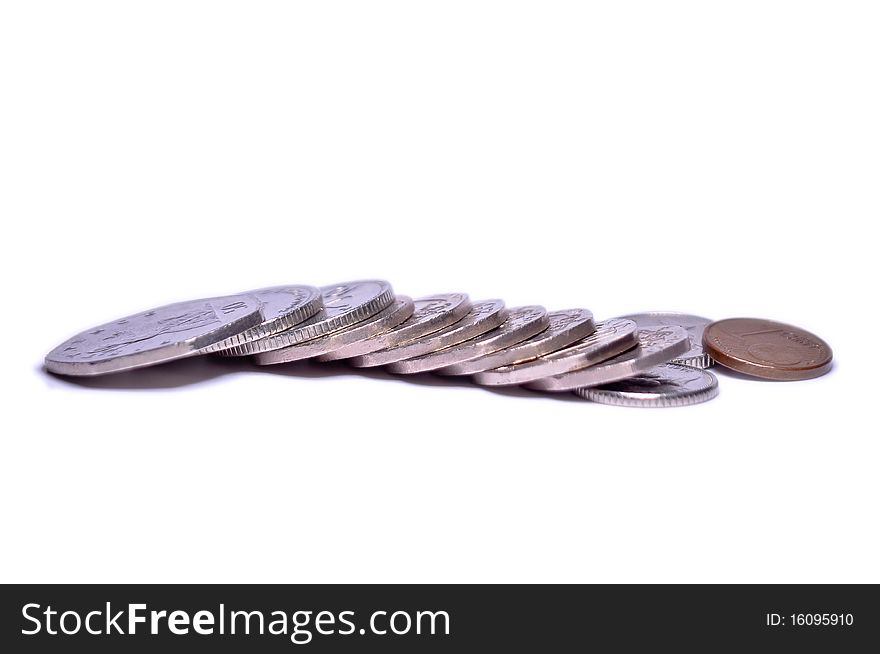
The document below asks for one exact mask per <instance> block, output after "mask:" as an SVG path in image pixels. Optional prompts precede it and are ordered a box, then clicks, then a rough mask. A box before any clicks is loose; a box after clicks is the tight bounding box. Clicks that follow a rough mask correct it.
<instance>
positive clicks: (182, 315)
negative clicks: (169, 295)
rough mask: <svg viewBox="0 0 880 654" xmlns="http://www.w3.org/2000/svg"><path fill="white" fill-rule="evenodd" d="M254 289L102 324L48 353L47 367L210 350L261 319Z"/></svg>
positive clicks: (139, 363) (123, 364)
mask: <svg viewBox="0 0 880 654" xmlns="http://www.w3.org/2000/svg"><path fill="white" fill-rule="evenodd" d="M261 306H262V303H261V302H260V300H259V299H257V298H256V297H255V296H253V295H228V296H224V297H214V298H207V299H203V300H190V301H188V302H178V303H176V304H169V305H166V306H163V307H157V308H155V309H150V310H149V311H143V312H141V313H136V314H134V315H131V316H126V317H125V318H120V319H119V320H115V321H113V322H109V323H106V324H104V325H98V326H97V327H93V328H92V329H89V330H86V331H84V332H82V333H80V334H77V335H76V336H73V337H72V338H70V339H68V340H66V341H64V342H63V343H62V344H61V345H59V346H58V347H56V348H55V349H54V350H52V351H51V352H49V354H47V355H46V370H48V371H50V372H55V373H58V374H62V375H73V376H90V375H104V374H107V373H112V372H121V371H123V370H132V369H134V368H142V367H144V366H152V365H156V364H157V363H163V362H165V361H172V360H174V359H180V358H183V357H188V356H193V355H195V354H201V353H203V352H206V351H207V350H209V349H210V348H212V347H213V346H215V345H216V344H218V343H223V342H225V341H227V339H229V338H232V337H234V336H235V335H236V334H240V333H242V332H245V331H247V330H248V329H253V328H255V327H257V326H258V325H260V324H261V323H262V322H263V315H262V313H260V308H261Z"/></svg>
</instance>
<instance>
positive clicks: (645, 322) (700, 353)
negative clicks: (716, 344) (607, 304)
mask: <svg viewBox="0 0 880 654" xmlns="http://www.w3.org/2000/svg"><path fill="white" fill-rule="evenodd" d="M622 317H623V318H629V319H630V320H635V321H636V324H637V325H638V326H639V329H655V328H657V327H665V326H667V325H675V326H677V327H684V328H685V329H686V330H687V332H688V338H690V341H691V348H690V349H689V350H688V351H687V352H685V353H684V354H682V355H681V356H680V357H676V358H675V360H673V361H672V362H671V363H677V364H679V365H682V366H691V367H693V368H701V369H702V368H711V367H712V366H714V365H715V360H714V359H713V358H712V357H710V356H709V355H708V354H706V352H705V351H704V350H703V330H704V329H705V328H706V325H708V324H709V323H711V322H712V321H711V320H709V319H708V318H703V317H702V316H694V315H692V314H689V313H676V312H673V311H646V312H644V313H634V314H632V315H629V316H622Z"/></svg>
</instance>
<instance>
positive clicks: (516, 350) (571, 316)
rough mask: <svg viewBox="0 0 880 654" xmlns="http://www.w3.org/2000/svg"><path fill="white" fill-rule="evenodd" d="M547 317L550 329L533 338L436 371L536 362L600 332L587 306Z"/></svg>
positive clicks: (468, 372) (458, 372)
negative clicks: (540, 357)
mask: <svg viewBox="0 0 880 654" xmlns="http://www.w3.org/2000/svg"><path fill="white" fill-rule="evenodd" d="M547 318H548V325H547V329H545V330H543V331H541V332H539V333H538V334H535V335H534V336H532V337H531V338H528V339H526V340H524V341H522V342H520V343H516V344H515V345H511V346H510V347H506V348H504V349H502V350H498V351H497V352H493V353H491V354H486V355H484V356H481V357H477V358H476V359H471V360H470V361H467V362H466V363H461V364H458V365H457V366H451V367H450V368H449V369H447V368H440V369H439V370H436V371H435V372H437V373H438V374H441V375H444V374H450V375H473V374H476V373H478V372H483V371H485V370H493V369H495V368H501V367H502V366H512V365H514V364H517V363H523V362H525V361H532V360H534V359H537V358H538V357H539V356H542V355H544V354H550V353H551V352H555V351H556V350H559V349H560V348H563V347H567V346H568V345H571V344H572V343H574V342H575V341H579V340H581V339H584V338H586V337H587V336H589V335H590V334H592V333H593V332H595V331H596V324H595V323H594V322H593V314H592V312H591V311H587V310H586V309H568V310H566V311H553V312H551V313H548V314H547Z"/></svg>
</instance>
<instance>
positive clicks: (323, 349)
mask: <svg viewBox="0 0 880 654" xmlns="http://www.w3.org/2000/svg"><path fill="white" fill-rule="evenodd" d="M413 308H414V307H413V301H412V299H411V298H408V297H407V296H405V295H398V296H397V299H396V300H395V302H394V304H392V305H391V306H390V307H386V308H385V309H382V311H380V312H379V313H377V314H376V315H375V316H372V317H370V318H367V319H366V320H363V321H361V322H359V323H355V324H354V325H350V326H348V327H344V328H343V329H340V330H339V331H335V332H332V333H330V334H326V335H325V336H319V337H318V338H312V339H310V340H308V341H305V342H303V343H299V344H297V345H291V346H290V347H283V348H281V349H280V350H272V351H271V352H260V353H259V354H257V355H255V356H254V360H255V361H256V362H257V364H259V365H261V366H270V365H273V364H276V363H288V362H290V361H300V360H302V359H310V358H312V357H316V356H320V355H321V354H326V353H327V352H332V351H333V350H335V349H337V348H339V347H345V346H346V345H351V344H352V343H357V342H358V341H362V340H364V339H368V338H370V337H372V336H374V335H376V334H379V333H381V332H385V331H388V330H389V329H392V328H394V327H396V326H397V325H399V324H400V323H402V322H403V321H404V320H406V319H407V318H409V317H410V316H411V315H412V312H413Z"/></svg>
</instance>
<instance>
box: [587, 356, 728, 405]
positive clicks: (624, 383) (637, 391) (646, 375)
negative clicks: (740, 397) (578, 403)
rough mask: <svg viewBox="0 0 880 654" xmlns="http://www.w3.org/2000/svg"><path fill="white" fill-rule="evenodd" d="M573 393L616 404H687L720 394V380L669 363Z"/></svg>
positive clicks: (711, 375) (690, 367) (696, 402)
mask: <svg viewBox="0 0 880 654" xmlns="http://www.w3.org/2000/svg"><path fill="white" fill-rule="evenodd" d="M574 393H575V395H578V396H580V397H583V398H584V399H587V400H592V401H593V402H599V403H601V404H613V405H615V406H643V407H671V406H687V405H689V404H699V403H700V402H706V401H707V400H711V399H712V398H713V397H715V396H716V395H718V379H717V378H716V377H715V375H713V374H712V373H711V372H708V371H707V370H699V369H697V368H694V367H692V366H682V365H677V364H671V363H669V364H664V365H662V366H657V367H656V368H651V369H650V370H648V371H647V372H643V373H642V374H640V375H636V376H635V377H629V378H627V379H621V380H620V381H616V382H613V383H611V384H604V385H602V386H596V387H594V388H576V389H575V390H574Z"/></svg>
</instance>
